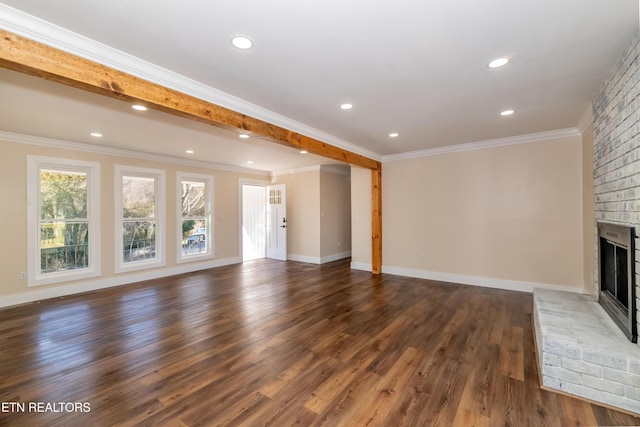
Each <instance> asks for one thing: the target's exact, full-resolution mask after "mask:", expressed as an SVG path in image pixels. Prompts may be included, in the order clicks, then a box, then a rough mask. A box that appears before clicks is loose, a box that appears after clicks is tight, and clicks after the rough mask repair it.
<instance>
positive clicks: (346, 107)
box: [340, 104, 353, 110]
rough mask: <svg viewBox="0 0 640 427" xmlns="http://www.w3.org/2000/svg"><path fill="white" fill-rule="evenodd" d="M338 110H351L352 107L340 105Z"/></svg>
mask: <svg viewBox="0 0 640 427" xmlns="http://www.w3.org/2000/svg"><path fill="white" fill-rule="evenodd" d="M340 108H342V109H343V110H351V109H352V108H353V105H351V104H342V105H341V106H340Z"/></svg>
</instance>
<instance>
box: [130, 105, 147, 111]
mask: <svg viewBox="0 0 640 427" xmlns="http://www.w3.org/2000/svg"><path fill="white" fill-rule="evenodd" d="M131 108H133V109H134V110H137V111H147V107H145V106H144V105H140V104H135V105H132V106H131Z"/></svg>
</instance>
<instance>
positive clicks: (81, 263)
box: [27, 156, 100, 286]
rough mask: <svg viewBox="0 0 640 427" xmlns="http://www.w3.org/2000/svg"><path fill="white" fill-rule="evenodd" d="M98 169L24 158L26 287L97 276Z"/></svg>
mask: <svg viewBox="0 0 640 427" xmlns="http://www.w3.org/2000/svg"><path fill="white" fill-rule="evenodd" d="M99 179H100V165H99V164H98V163H93V162H83V161H77V160H66V159H58V158H51V157H42V156H28V157H27V216H28V220H27V221H28V230H27V239H28V243H27V246H28V251H29V254H28V270H29V274H28V284H29V286H38V285H45V284H50V283H57V282H62V281H68V280H76V279H82V278H87V277H94V276H98V275H100V265H99V260H100V252H99V250H100V247H99V242H100V227H99V225H100V217H99V215H100V194H99V188H100V181H99Z"/></svg>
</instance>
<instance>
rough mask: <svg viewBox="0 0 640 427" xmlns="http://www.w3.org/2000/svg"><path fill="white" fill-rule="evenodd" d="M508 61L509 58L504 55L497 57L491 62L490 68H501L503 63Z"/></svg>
mask: <svg viewBox="0 0 640 427" xmlns="http://www.w3.org/2000/svg"><path fill="white" fill-rule="evenodd" d="M507 62H509V58H507V57H506V56H505V57H502V58H496V59H494V60H493V61H491V62H489V68H500V67H502V66H503V65H506V64H507Z"/></svg>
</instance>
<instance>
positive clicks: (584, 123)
mask: <svg viewBox="0 0 640 427" xmlns="http://www.w3.org/2000/svg"><path fill="white" fill-rule="evenodd" d="M590 126H593V104H592V103H591V102H590V103H589V105H588V106H587V108H585V110H584V112H583V113H582V117H580V121H579V122H578V124H577V125H576V127H577V128H578V130H579V131H580V133H584V132H585V131H586V130H587V129H589V127H590Z"/></svg>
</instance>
